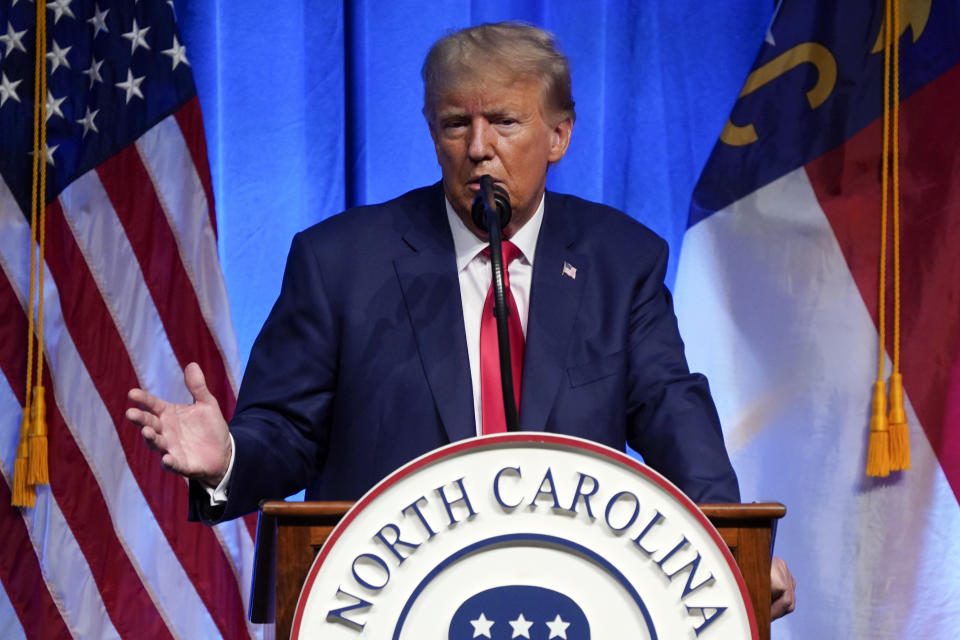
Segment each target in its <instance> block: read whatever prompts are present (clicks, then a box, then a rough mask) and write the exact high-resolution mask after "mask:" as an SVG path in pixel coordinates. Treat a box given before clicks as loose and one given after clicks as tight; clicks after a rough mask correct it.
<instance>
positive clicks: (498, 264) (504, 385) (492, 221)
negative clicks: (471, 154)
mask: <svg viewBox="0 0 960 640" xmlns="http://www.w3.org/2000/svg"><path fill="white" fill-rule="evenodd" d="M511 215H513V210H512V209H511V208H510V196H508V195H507V191H506V190H505V189H504V188H503V187H501V186H499V185H496V184H494V183H493V178H491V177H490V176H489V175H483V176H480V191H479V192H478V193H477V197H476V198H475V199H474V201H473V208H472V209H471V210H470V217H471V218H473V222H474V224H476V225H477V226H478V227H480V228H481V229H483V230H484V231H486V232H487V233H488V234H489V236H490V238H489V240H490V269H491V272H492V273H491V276H492V279H491V286H492V287H493V310H494V311H493V312H494V315H495V316H496V318H497V347H498V350H499V352H500V354H499V355H500V358H499V359H500V386H501V392H502V394H503V411H504V417H505V418H506V422H507V431H519V430H520V417H519V415H518V411H517V399H516V398H515V397H514V395H513V367H512V365H511V363H510V333H509V328H508V325H507V314H508V313H509V309H508V308H507V298H506V286H505V283H504V265H503V249H502V245H501V242H502V239H501V235H500V231H501V230H502V229H503V228H504V227H506V226H507V223H508V222H510V216H511Z"/></svg>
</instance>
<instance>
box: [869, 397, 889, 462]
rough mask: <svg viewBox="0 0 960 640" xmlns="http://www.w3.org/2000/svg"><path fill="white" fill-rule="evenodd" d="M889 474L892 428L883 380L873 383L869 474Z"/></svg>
mask: <svg viewBox="0 0 960 640" xmlns="http://www.w3.org/2000/svg"><path fill="white" fill-rule="evenodd" d="M889 474H890V430H889V428H888V426H887V390H886V385H885V384H884V383H883V381H882V380H881V381H878V382H874V383H873V415H871V416H870V445H869V447H868V449H867V475H868V476H874V477H878V478H882V477H885V476H887V475H889Z"/></svg>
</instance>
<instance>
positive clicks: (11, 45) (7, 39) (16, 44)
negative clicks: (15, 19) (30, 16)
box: [0, 22, 27, 56]
mask: <svg viewBox="0 0 960 640" xmlns="http://www.w3.org/2000/svg"><path fill="white" fill-rule="evenodd" d="M26 32H27V30H26V29H24V30H23V31H14V30H13V25H12V24H10V23H9V22H8V23H7V34H6V35H3V36H0V42H2V43H3V44H5V45H6V46H7V50H6V51H5V52H4V54H3V55H5V56H8V55H10V52H11V51H13V50H14V49H20V51H23V52H26V50H27V49H26V47H24V46H23V42H21V40H22V38H23V35H24V34H25V33H26Z"/></svg>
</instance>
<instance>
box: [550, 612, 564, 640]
mask: <svg viewBox="0 0 960 640" xmlns="http://www.w3.org/2000/svg"><path fill="white" fill-rule="evenodd" d="M569 626H570V623H569V622H564V621H563V619H562V618H561V617H560V614H559V613H558V614H557V617H556V618H554V619H553V622H548V623H547V627H549V628H550V638H562V639H563V640H567V627H569ZM550 638H547V640H550Z"/></svg>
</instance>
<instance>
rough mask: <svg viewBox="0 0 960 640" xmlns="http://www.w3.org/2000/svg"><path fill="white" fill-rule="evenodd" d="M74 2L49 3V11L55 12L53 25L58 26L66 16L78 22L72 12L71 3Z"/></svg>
mask: <svg viewBox="0 0 960 640" xmlns="http://www.w3.org/2000/svg"><path fill="white" fill-rule="evenodd" d="M71 2H73V0H53V2H48V3H47V9H48V10H51V11H53V24H57V22H59V21H60V18H62V17H63V16H64V15H67V16H70V17H71V18H73V19H74V20H76V18H77V17H76V16H75V15H73V11H71V10H70V3H71Z"/></svg>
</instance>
